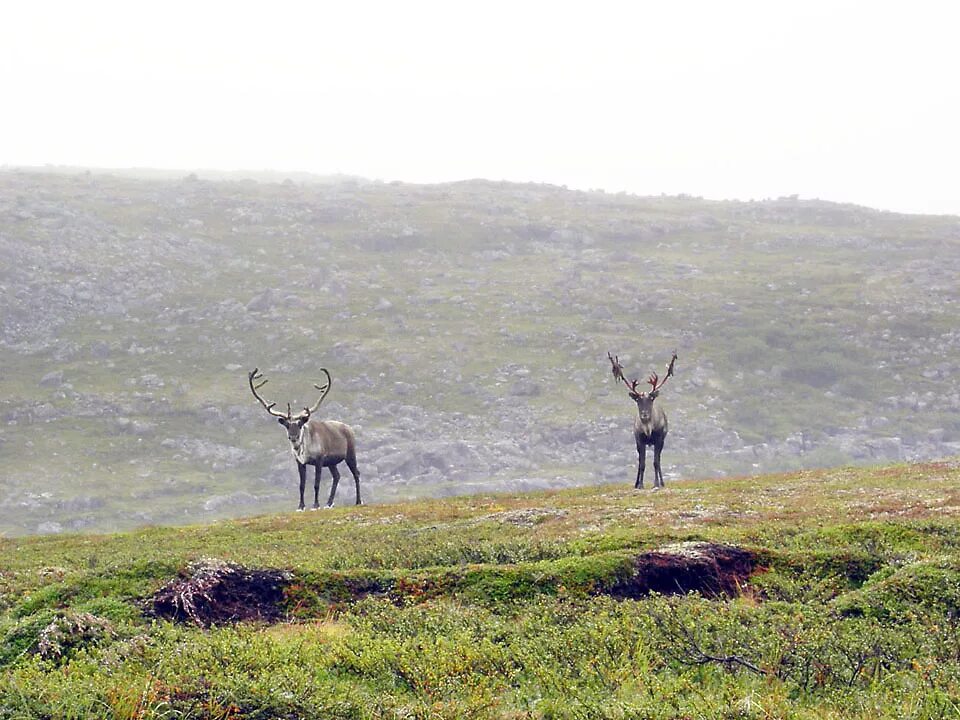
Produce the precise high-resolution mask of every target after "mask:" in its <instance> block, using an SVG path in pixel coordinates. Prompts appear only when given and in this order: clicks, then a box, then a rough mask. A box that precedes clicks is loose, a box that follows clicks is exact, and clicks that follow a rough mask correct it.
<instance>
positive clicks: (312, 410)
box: [304, 368, 333, 416]
mask: <svg viewBox="0 0 960 720" xmlns="http://www.w3.org/2000/svg"><path fill="white" fill-rule="evenodd" d="M320 372H322V373H323V374H324V375H326V376H327V384H326V385H324V386H323V387H320V386H319V385H317V384H316V383H314V384H313V386H314V387H315V388H316V389H317V390H319V391H320V392H321V393H322V394H321V395H320V399H319V400H317V402H316V403H315V404H314V406H313V407H312V408H304V410H306V411H307V415H308V416H310V415H312V414H313V413H315V412H316V411H317V408H319V407H320V403H322V402H323V399H324V398H325V397H326V396H327V395H328V394H329V393H330V388H331V387H332V386H333V378H331V377H330V372H329V371H328V370H327V369H326V368H320Z"/></svg>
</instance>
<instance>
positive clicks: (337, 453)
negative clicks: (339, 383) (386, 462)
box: [248, 368, 362, 512]
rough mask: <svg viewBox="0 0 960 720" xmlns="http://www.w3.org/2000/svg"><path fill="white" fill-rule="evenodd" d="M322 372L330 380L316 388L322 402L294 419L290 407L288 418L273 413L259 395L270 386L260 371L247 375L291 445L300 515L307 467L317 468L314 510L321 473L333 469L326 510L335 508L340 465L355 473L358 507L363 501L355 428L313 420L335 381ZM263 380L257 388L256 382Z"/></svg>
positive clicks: (331, 421) (318, 505) (316, 503)
mask: <svg viewBox="0 0 960 720" xmlns="http://www.w3.org/2000/svg"><path fill="white" fill-rule="evenodd" d="M320 372H322V373H323V374H325V375H326V376H327V384H326V385H324V386H323V387H321V386H320V385H316V384H315V385H314V387H315V388H316V389H317V390H319V391H320V392H321V395H320V399H319V400H317V402H316V403H314V405H313V407H309V408H308V407H305V408H304V409H303V411H302V412H301V413H299V414H298V415H297V416H296V417H294V415H293V413H292V412H291V411H290V404H289V403H287V414H286V415H284V414H283V413H281V412H278V411H276V410H274V409H273V408H274V406H275V405H276V403H269V404H267V401H266V400H264V399H263V398H262V397H260V394H259V393H258V392H257V390H259V389H260V388H262V387H263V386H264V385H266V384H267V380H265V379H263V374H262V373H261V372H260V370H259V369H258V368H254V369H253V371H252V372H251V373H249V375H248V379H249V381H250V392H252V393H253V396H254V397H255V398H256V399H257V400H259V401H260V404H261V405H263V407H264V408H266V410H267V412H268V413H270V414H271V415H273V416H274V417H275V418H277V422H278V423H280V424H281V425H283V426H284V427H285V428H286V429H287V439H288V440H289V441H290V450H291V451H292V452H293V457H294V459H295V460H296V461H297V471H298V472H299V473H300V507H298V508H297V511H298V512H301V511H302V510H303V490H304V486H305V485H306V482H307V465H313V466H314V467H315V468H316V475H315V477H314V481H313V509H314V510H316V509H317V508H319V507H320V469H321V468H325V467H327V468H330V474H331V475H332V476H333V484H332V485H331V486H330V497H329V498H327V505H326V506H327V507H328V508H329V507H333V499H334V497H335V496H336V494H337V484H338V483H339V482H340V471H339V470H338V469H337V465H339V464H340V463H341V462H343V461H346V463H347V467H348V468H350V472H351V473H353V479H354V481H355V482H356V485H357V505H361V504H362V503H361V501H360V472H359V471H358V470H357V453H356V440H355V438H354V435H353V428H351V427H350V426H349V425H345V424H344V423H342V422H337V421H336V420H316V419H311V418H310V416H311V415H313V413H315V412H316V411H317V409H318V408H319V407H320V403H322V402H323V400H324V398H326V397H327V394H328V393H329V392H330V386H331V385H332V384H333V381H332V380H331V378H330V373H329V372H328V371H327V369H326V368H320ZM259 380H263V381H262V382H258V383H257V384H256V385H254V382H256V381H259Z"/></svg>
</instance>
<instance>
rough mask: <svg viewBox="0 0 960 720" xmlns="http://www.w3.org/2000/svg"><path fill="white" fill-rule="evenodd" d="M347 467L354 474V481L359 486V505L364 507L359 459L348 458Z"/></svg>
mask: <svg viewBox="0 0 960 720" xmlns="http://www.w3.org/2000/svg"><path fill="white" fill-rule="evenodd" d="M347 467H348V468H350V472H351V473H353V480H354V482H355V483H356V485H357V505H363V502H362V501H361V500H360V471H359V470H357V459H356V458H355V457H352V456H348V457H347Z"/></svg>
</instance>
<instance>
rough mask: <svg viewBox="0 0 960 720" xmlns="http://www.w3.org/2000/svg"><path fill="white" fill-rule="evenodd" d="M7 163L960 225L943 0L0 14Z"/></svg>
mask: <svg viewBox="0 0 960 720" xmlns="http://www.w3.org/2000/svg"><path fill="white" fill-rule="evenodd" d="M0 103H2V107H0V165H40V164H46V163H51V164H65V165H85V166H93V167H156V168H178V169H179V168H182V169H193V168H216V169H224V170H235V169H248V170H259V169H272V170H281V171H292V170H306V171H311V172H316V173H332V172H343V173H350V174H357V175H363V176H366V177H371V178H382V179H387V180H393V179H397V180H404V181H411V182H436V181H443V180H459V179H464V178H474V177H485V178H490V179H494V180H500V179H507V180H515V181H545V182H552V183H557V184H566V185H569V186H570V187H576V188H584V189H586V188H604V189H606V190H607V191H610V192H613V191H620V190H627V191H629V192H635V193H640V194H659V193H661V192H665V193H670V194H674V193H681V192H685V193H690V194H693V195H703V196H705V197H709V198H740V199H750V198H756V199H759V198H764V197H776V196H779V195H788V194H793V193H798V194H800V195H801V196H802V197H819V198H823V199H828V200H836V201H847V202H856V203H860V204H864V205H869V206H872V207H878V208H883V209H890V210H897V211H904V212H935V213H953V214H960V182H958V169H960V3H956V2H952V1H950V0H945V1H944V2H925V1H923V0H913V1H911V2H906V0H904V2H898V3H893V2H867V1H866V0H864V1H862V2H851V1H845V0H839V1H834V2H821V1H819V0H818V1H816V2H812V1H809V0H804V1H800V0H793V1H792V2H789V3H788V2H777V1H775V0H766V1H763V2H739V1H736V0H730V1H728V2H718V1H717V0H712V1H709V2H693V1H690V2H680V1H678V2H670V1H669V0H659V1H658V2H655V3H654V2H601V1H596V0H594V1H592V2H587V1H586V0H582V1H581V2H576V3H573V2H570V3H566V2H558V1H555V2H522V1H521V0H514V1H513V2H500V1H498V0H497V1H491V0H483V1H482V2H473V3H463V2H454V1H453V0H447V1H446V2H420V1H417V0H400V1H394V2H382V3H381V2H370V1H366V0H337V2H284V1H276V0H275V1H272V2H259V3H252V2H218V1H217V2H214V1H204V0H191V1H190V2H180V1H173V2H171V1H169V0H167V1H165V2H151V3H147V2H135V1H134V0H127V1H126V2H103V1H100V0H86V1H85V2H76V1H75V0H74V1H72V2H51V1H44V0H22V1H21V2H16V3H13V2H4V3H3V5H2V7H0Z"/></svg>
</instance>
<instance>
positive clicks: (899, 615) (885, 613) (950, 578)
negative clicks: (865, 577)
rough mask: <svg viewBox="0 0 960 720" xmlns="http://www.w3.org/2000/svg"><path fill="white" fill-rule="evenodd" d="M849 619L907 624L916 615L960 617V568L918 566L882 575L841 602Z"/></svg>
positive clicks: (839, 605)
mask: <svg viewBox="0 0 960 720" xmlns="http://www.w3.org/2000/svg"><path fill="white" fill-rule="evenodd" d="M834 607H835V608H836V610H837V611H838V612H839V613H840V614H841V615H845V616H854V617H856V616H863V617H869V618H874V619H879V620H884V621H894V622H898V621H905V620H907V619H909V618H911V617H912V616H915V615H931V614H932V615H935V616H948V617H956V616H957V615H958V614H960V566H958V565H957V564H956V563H955V562H918V563H913V564H911V565H908V566H907V567H904V568H900V569H898V570H895V571H893V572H889V571H888V572H881V573H878V574H877V575H876V576H875V577H872V578H871V579H870V581H869V582H867V583H865V584H864V585H863V587H862V588H860V589H859V590H858V591H856V592H852V593H848V594H846V595H843V596H841V597H840V598H838V599H837V600H836V601H835V603H834Z"/></svg>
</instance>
